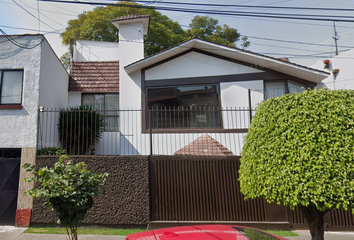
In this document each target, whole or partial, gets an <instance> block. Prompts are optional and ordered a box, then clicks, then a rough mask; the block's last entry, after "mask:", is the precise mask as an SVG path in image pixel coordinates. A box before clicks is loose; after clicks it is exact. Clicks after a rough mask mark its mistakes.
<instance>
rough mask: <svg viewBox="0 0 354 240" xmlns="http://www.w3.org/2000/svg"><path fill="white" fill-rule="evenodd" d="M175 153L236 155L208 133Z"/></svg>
mask: <svg viewBox="0 0 354 240" xmlns="http://www.w3.org/2000/svg"><path fill="white" fill-rule="evenodd" d="M174 155H192V156H234V155H235V154H233V152H231V151H230V150H229V149H227V148H226V147H224V146H223V145H222V144H221V143H219V142H218V141H216V140H215V139H214V138H212V137H210V136H209V135H208V134H204V135H203V136H200V137H199V138H197V139H196V140H194V141H193V142H191V143H190V144H189V145H187V146H185V147H183V148H181V149H180V150H178V151H176V152H175V153H174Z"/></svg>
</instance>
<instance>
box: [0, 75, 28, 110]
mask: <svg viewBox="0 0 354 240" xmlns="http://www.w3.org/2000/svg"><path fill="white" fill-rule="evenodd" d="M22 80H23V71H22V70H21V71H3V75H2V81H1V100H0V102H1V104H21V102H22Z"/></svg>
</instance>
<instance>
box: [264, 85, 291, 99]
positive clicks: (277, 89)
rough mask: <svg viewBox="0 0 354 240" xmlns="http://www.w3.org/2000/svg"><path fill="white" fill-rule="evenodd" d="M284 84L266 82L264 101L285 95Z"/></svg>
mask: <svg viewBox="0 0 354 240" xmlns="http://www.w3.org/2000/svg"><path fill="white" fill-rule="evenodd" d="M285 84H286V82H267V83H265V91H266V95H265V96H266V99H268V98H272V97H280V96H283V95H284V94H285V93H286V85H285Z"/></svg>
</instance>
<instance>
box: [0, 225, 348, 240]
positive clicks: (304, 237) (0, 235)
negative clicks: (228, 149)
mask: <svg viewBox="0 0 354 240" xmlns="http://www.w3.org/2000/svg"><path fill="white" fill-rule="evenodd" d="M25 230H26V228H16V227H13V226H0V240H65V239H66V236H65V235H63V234H33V233H24V231H25ZM294 232H296V233H297V234H299V236H298V237H288V239H289V240H311V236H310V233H309V231H308V230H295V231H294ZM79 239H80V240H94V239H95V240H96V239H99V240H101V239H102V240H113V239H114V240H124V239H125V236H116V235H79ZM353 239H354V232H325V240H353Z"/></svg>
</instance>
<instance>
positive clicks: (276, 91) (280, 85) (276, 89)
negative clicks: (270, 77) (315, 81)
mask: <svg viewBox="0 0 354 240" xmlns="http://www.w3.org/2000/svg"><path fill="white" fill-rule="evenodd" d="M309 87H310V88H313V86H305V85H304V84H301V83H298V82H294V81H291V80H279V81H265V82H264V89H265V91H264V99H265V100H267V99H269V98H272V97H280V96H283V95H285V94H287V93H298V92H303V91H305V90H306V88H309Z"/></svg>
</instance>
